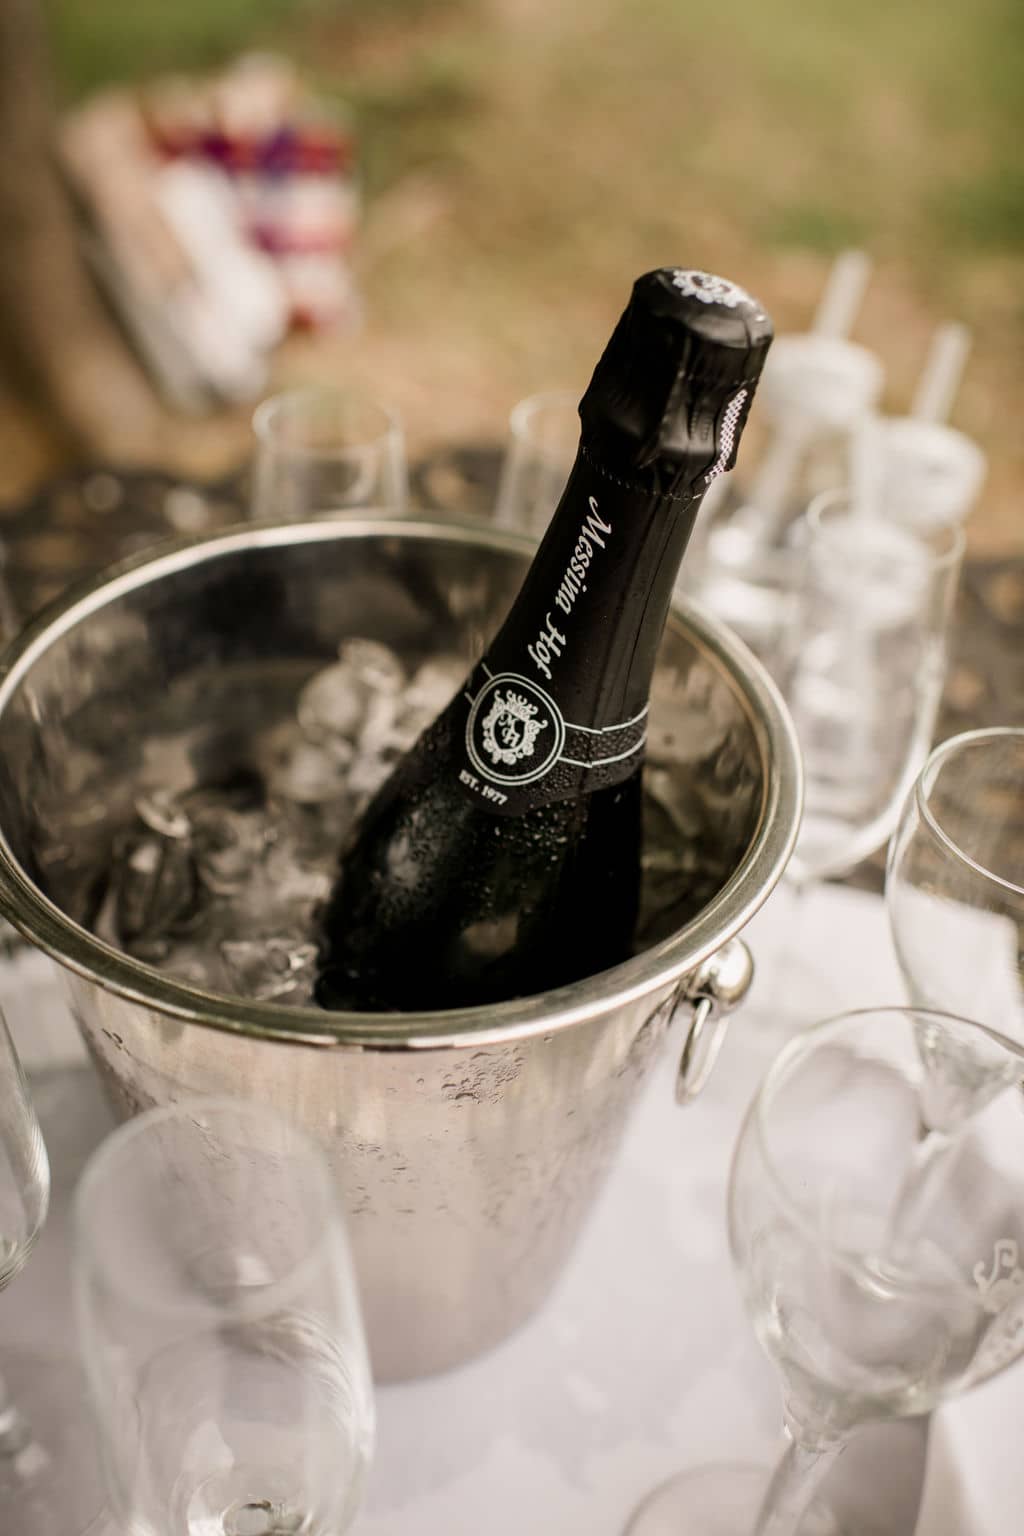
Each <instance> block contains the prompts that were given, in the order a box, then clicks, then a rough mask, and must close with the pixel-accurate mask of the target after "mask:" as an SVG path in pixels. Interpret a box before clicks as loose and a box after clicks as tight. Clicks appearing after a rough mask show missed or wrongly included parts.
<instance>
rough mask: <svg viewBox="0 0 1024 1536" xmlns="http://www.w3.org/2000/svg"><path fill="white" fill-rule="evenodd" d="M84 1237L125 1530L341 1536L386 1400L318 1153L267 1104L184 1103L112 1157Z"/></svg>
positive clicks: (101, 1412) (86, 1347) (138, 1129)
mask: <svg viewBox="0 0 1024 1536" xmlns="http://www.w3.org/2000/svg"><path fill="white" fill-rule="evenodd" d="M74 1227H75V1231H74V1238H75V1306H76V1316H77V1322H78V1327H79V1335H80V1340H81V1347H82V1352H83V1357H84V1360H85V1365H86V1373H87V1376H88V1379H89V1385H90V1389H91V1394H92V1398H93V1403H94V1408H95V1412H96V1417H97V1423H98V1427H99V1431H100V1440H101V1445H102V1449H103V1459H104V1466H105V1473H106V1480H107V1491H108V1498H109V1502H110V1506H111V1510H112V1512H113V1514H114V1516H115V1518H116V1519H118V1520H120V1522H121V1524H122V1525H123V1526H124V1527H125V1528H126V1529H127V1530H130V1531H132V1532H133V1533H139V1536H182V1533H186V1532H187V1533H189V1536H300V1533H301V1536H342V1533H343V1532H344V1531H346V1530H347V1529H348V1527H349V1524H350V1522H351V1520H352V1518H353V1516H354V1514H355V1511H356V1508H357V1506H358V1503H359V1500H360V1497H361V1492H362V1486H363V1481H364V1477H365V1473H366V1469H367V1466H368V1462H369V1457H370V1453H371V1446H372V1439H373V1400H372V1391H371V1385H370V1375H369V1366H368V1362H367V1356H366V1348H365V1342H364V1337H363V1329H362V1323H361V1319H360V1310H359V1303H358V1298H357V1294H356V1288H355V1280H354V1276H353V1271H352V1266H351V1262H350V1258H349V1253H348V1246H347V1241H346V1236H345V1228H344V1222H343V1217H342V1213H341V1206H340V1203H339V1195H338V1192H337V1190H336V1189H335V1187H334V1184H333V1181H332V1179H331V1176H330V1173H329V1170H328V1167H327V1164H326V1161H325V1160H324V1157H323V1155H322V1153H321V1152H320V1151H319V1149H318V1148H316V1147H315V1146H314V1145H313V1144H312V1143H311V1142H309V1141H308V1140H307V1138H306V1137H305V1136H304V1135H303V1134H302V1133H300V1132H299V1131H298V1130H297V1129H295V1128H294V1127H293V1126H291V1125H290V1124H289V1123H288V1122H286V1121H284V1120H282V1119H279V1118H278V1117H277V1116H276V1115H273V1114H271V1113H269V1112H268V1111H267V1110H266V1109H264V1108H262V1107H261V1106H259V1105H256V1104H245V1103H241V1102H238V1101H234V1100H230V1099H208V1098H204V1099H186V1100H182V1101H180V1102H178V1103H177V1104H175V1105H173V1106H171V1107H169V1108H164V1109H157V1110H151V1111H149V1112H147V1113H145V1114H143V1115H140V1116H139V1117H138V1118H137V1119H135V1120H133V1121H131V1122H129V1123H128V1124H127V1125H124V1126H122V1127H121V1128H120V1129H119V1130H117V1131H115V1132H114V1134H113V1135H112V1136H111V1137H109V1138H108V1139H107V1141H106V1142H104V1143H103V1144H102V1145H101V1146H100V1148H99V1150H98V1151H97V1152H96V1153H95V1154H94V1156H93V1158H92V1159H91V1161H90V1163H89V1165H88V1166H87V1168H86V1171H85V1173H84V1175H83V1178H82V1182H81V1185H80V1187H79V1191H78V1195H77V1199H76V1205H75V1223H74Z"/></svg>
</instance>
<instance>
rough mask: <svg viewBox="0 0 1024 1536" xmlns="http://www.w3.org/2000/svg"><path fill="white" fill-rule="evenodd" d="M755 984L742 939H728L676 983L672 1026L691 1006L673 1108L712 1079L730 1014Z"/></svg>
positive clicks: (748, 953) (672, 1001)
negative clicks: (680, 1011) (686, 1005)
mask: <svg viewBox="0 0 1024 1536" xmlns="http://www.w3.org/2000/svg"><path fill="white" fill-rule="evenodd" d="M753 978H754V959H753V956H752V955H751V953H750V950H749V949H748V948H747V946H746V945H745V944H744V942H743V940H742V939H728V940H727V941H726V942H725V943H724V944H723V945H722V947H721V949H717V950H716V951H715V953H714V954H713V955H710V956H709V957H708V959H707V960H705V961H704V963H703V965H700V966H698V967H697V969H696V970H695V971H692V972H691V973H690V975H689V976H684V978H683V980H682V981H681V982H680V983H679V987H678V988H677V990H676V992H675V994H674V996H673V997H672V1000H671V1004H670V1010H671V1012H670V1022H671V1018H672V1017H674V1016H675V1012H676V1009H677V1008H678V1007H679V1006H680V1004H682V1003H689V1004H691V1005H692V1006H693V1015H692V1017H691V1019H690V1027H689V1029H688V1030H687V1032H686V1039H685V1041H684V1042H683V1053H682V1055H681V1057H680V1058H679V1071H678V1073H677V1074H676V1103H677V1104H689V1103H691V1102H692V1101H693V1100H694V1099H695V1098H696V1097H697V1095H698V1094H699V1093H700V1092H701V1090H702V1089H703V1087H704V1085H705V1083H706V1082H707V1080H708V1078H709V1077H710V1076H711V1073H712V1070H713V1069H714V1065H715V1062H716V1061H717V1060H718V1053H719V1051H720V1050H721V1049H722V1045H723V1043H724V1041H725V1031H726V1026H727V1025H728V1022H729V1015H730V1013H732V1011H733V1009H734V1008H736V1007H738V1005H739V1004H740V1003H741V1002H742V1001H743V999H744V997H746V995H747V992H748V990H749V988H750V983H751V981H752V980H753Z"/></svg>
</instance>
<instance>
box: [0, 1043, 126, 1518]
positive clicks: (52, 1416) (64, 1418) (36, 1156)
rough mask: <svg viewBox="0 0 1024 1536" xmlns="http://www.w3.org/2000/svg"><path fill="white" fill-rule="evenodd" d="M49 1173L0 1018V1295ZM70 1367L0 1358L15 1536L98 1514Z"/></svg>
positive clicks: (46, 1194)
mask: <svg viewBox="0 0 1024 1536" xmlns="http://www.w3.org/2000/svg"><path fill="white" fill-rule="evenodd" d="M49 1201H50V1168H49V1161H48V1158H47V1155H46V1147H45V1144H44V1142H43V1135H42V1131H41V1130H40V1127H39V1121H38V1119H37V1118H36V1113H35V1110H34V1108H33V1106H32V1101H31V1098H30V1097H29V1091H28V1086H27V1084H26V1081H25V1076H24V1073H23V1072H22V1069H21V1063H20V1062H19V1060H18V1057H17V1053H16V1051H15V1048H14V1043H13V1041H12V1039H11V1034H10V1031H9V1029H8V1027H7V1021H6V1020H5V1018H4V1017H3V1014H2V1013H0V1292H2V1291H3V1290H4V1289H5V1288H6V1287H7V1286H8V1285H9V1284H10V1283H11V1281H13V1280H14V1279H15V1277H16V1276H17V1275H18V1274H19V1273H20V1271H21V1270H22V1269H23V1267H24V1266H25V1264H26V1262H27V1261H28V1258H29V1256H30V1255H31V1253H32V1251H33V1249H34V1248H35V1245H36V1242H37V1241H38V1239H39V1237H40V1235H41V1233H42V1231H43V1225H44V1223H45V1220H46V1214H47V1210H48V1208H49ZM81 1397H82V1394H81V1390H80V1385H79V1379H78V1372H77V1367H76V1365H75V1363H74V1362H73V1361H71V1360H68V1359H61V1358H51V1357H50V1356H48V1355H44V1354H41V1353H40V1352H39V1351H38V1349H36V1348H34V1347H32V1348H18V1349H16V1350H6V1349H5V1350H4V1352H3V1355H2V1357H0V1513H2V1515H3V1521H2V1524H3V1528H4V1530H5V1531H6V1530H7V1529H8V1528H9V1529H10V1530H11V1531H12V1532H13V1531H17V1532H18V1536H77V1533H78V1532H80V1531H82V1530H84V1529H85V1528H86V1526H88V1525H89V1524H90V1522H91V1520H92V1519H93V1517H94V1516H95V1514H96V1512H97V1510H98V1509H99V1508H100V1504H101V1493H100V1487H99V1477H98V1468H97V1466H96V1453H95V1445H94V1443H93V1439H92V1436H91V1434H90V1432H89V1424H88V1418H87V1413H86V1410H85V1407H84V1404H83V1403H82V1401H81Z"/></svg>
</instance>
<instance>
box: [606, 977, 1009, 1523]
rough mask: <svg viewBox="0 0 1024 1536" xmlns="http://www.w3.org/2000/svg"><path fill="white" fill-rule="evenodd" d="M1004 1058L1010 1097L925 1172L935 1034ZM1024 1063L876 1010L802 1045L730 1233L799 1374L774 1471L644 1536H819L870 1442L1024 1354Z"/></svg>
mask: <svg viewBox="0 0 1024 1536" xmlns="http://www.w3.org/2000/svg"><path fill="white" fill-rule="evenodd" d="M937 1037H944V1038H945V1039H946V1040H948V1041H949V1042H950V1043H951V1044H952V1046H953V1048H954V1049H958V1050H959V1049H969V1050H970V1051H972V1052H973V1053H974V1055H975V1056H976V1058H978V1059H981V1058H985V1059H987V1060H988V1061H989V1063H990V1066H991V1075H992V1078H993V1080H995V1079H997V1078H998V1079H999V1080H1000V1081H1001V1083H1002V1091H1000V1092H997V1093H993V1094H990V1095H989V1096H987V1097H986V1098H985V1099H984V1100H983V1101H982V1102H980V1103H977V1104H973V1105H971V1106H970V1107H969V1109H968V1110H967V1112H965V1113H964V1114H963V1115H962V1116H961V1117H960V1118H959V1119H958V1120H956V1121H955V1122H953V1121H950V1122H948V1124H947V1128H946V1129H947V1140H946V1147H945V1153H944V1155H943V1156H942V1157H940V1158H937V1159H933V1160H932V1161H931V1162H930V1163H929V1165H928V1167H927V1169H926V1170H925V1172H926V1175H927V1176H926V1177H922V1176H921V1175H922V1170H921V1167H920V1148H921V1137H920V1132H921V1128H922V1126H923V1125H924V1126H927V1125H928V1123H929V1114H930V1107H931V1090H932V1086H933V1082H932V1077H931V1073H930V1070H929V1065H928V1060H927V1054H926V1053H925V1052H922V1049H921V1043H922V1038H925V1039H935V1038H937ZM1022 1066H1024V1053H1022V1052H1021V1049H1020V1048H1019V1047H1018V1046H1016V1045H1014V1044H1013V1043H1012V1042H1011V1041H1009V1040H1006V1039H1004V1038H1002V1037H1000V1036H998V1035H997V1034H995V1033H994V1032H993V1031H989V1030H986V1029H985V1028H984V1027H983V1026H981V1025H978V1024H974V1023H972V1022H970V1021H968V1020H964V1019H958V1018H954V1017H953V1016H952V1015H948V1014H940V1013H929V1012H925V1011H922V1010H915V1009H906V1008H878V1009H865V1010H862V1011H859V1012H855V1013H847V1014H842V1015H839V1016H838V1017H836V1018H833V1019H828V1020H826V1021H824V1022H823V1023H819V1024H816V1025H812V1026H811V1027H810V1028H808V1029H807V1030H806V1031H804V1032H803V1033H801V1034H800V1035H798V1036H797V1037H796V1038H794V1039H793V1040H791V1041H790V1042H789V1043H788V1045H786V1046H785V1047H784V1048H783V1050H782V1051H781V1052H780V1054H779V1055H778V1057H777V1058H776V1060H775V1062H774V1063H773V1065H772V1066H771V1067H770V1068H769V1071H768V1074H767V1076H766V1078H765V1080H764V1082H763V1083H762V1085H761V1088H760V1090H759V1091H758V1093H757V1095H756V1097H755V1099H754V1102H753V1104H752V1106H751V1108H750V1110H749V1111H748V1113H747V1116H746V1119H745V1121H744V1124H743V1126H742V1129H741V1131H740V1135H739V1139H738V1142H737V1145H736V1149H735V1153H734V1156H733V1163H732V1170H731V1176H730V1185H729V1199H728V1222H729V1240H730V1247H731V1251H732V1257H733V1262H734V1265H735V1268H736V1272H737V1275H738V1278H739V1283H740V1287H741V1290H742V1293H743V1297H744V1301H745V1303H746V1306H747V1310H748V1312H749V1314H750V1316H751V1319H752V1321H753V1324H754V1327H755V1330H756V1332H757V1335H758V1338H759V1340H760V1343H761V1345H762V1347H763V1348H764V1350H765V1352H766V1353H767V1354H768V1356H769V1358H770V1359H771V1361H772V1362H773V1364H774V1365H775V1367H776V1369H777V1370H778V1372H779V1375H780V1377H781V1381H782V1389H783V1399H784V1409H785V1414H784V1419H785V1427H786V1434H787V1439H788V1446H787V1449H786V1451H785V1454H784V1456H783V1458H782V1460H781V1461H780V1463H779V1465H778V1467H777V1469H776V1471H775V1473H774V1475H771V1476H769V1475H768V1474H767V1473H763V1472H761V1471H760V1470H759V1469H757V1468H751V1467H743V1466H728V1465H723V1466H720V1467H705V1468H698V1469H697V1470H696V1471H691V1472H686V1473H683V1474H682V1475H681V1476H680V1477H677V1478H674V1479H673V1480H671V1481H670V1482H668V1483H667V1484H665V1485H664V1486H663V1487H662V1488H660V1489H658V1490H656V1491H655V1493H654V1494H653V1495H651V1497H650V1498H649V1499H648V1500H647V1502H646V1503H645V1504H643V1505H642V1506H641V1508H640V1509H639V1511H638V1512H637V1514H636V1515H635V1516H634V1519H633V1521H632V1523H631V1524H630V1526H629V1536H678V1533H679V1532H680V1531H686V1532H687V1536H743V1533H744V1532H749V1533H750V1536H796V1533H797V1532H798V1531H799V1532H800V1533H801V1536H810V1533H811V1532H812V1531H813V1532H814V1533H815V1536H818V1533H822V1536H824V1533H826V1532H833V1531H834V1530H835V1529H836V1527H835V1524H834V1522H833V1521H832V1519H831V1517H830V1515H829V1513H828V1511H827V1508H825V1506H824V1505H823V1504H822V1503H821V1502H820V1499H819V1498H818V1497H817V1496H818V1495H819V1494H820V1490H821V1485H822V1482H823V1479H824V1477H825V1474H826V1473H827V1471H828V1470H829V1468H830V1467H831V1465H832V1464H833V1462H834V1461H835V1459H836V1457H837V1456H838V1455H839V1453H840V1452H841V1450H842V1449H843V1447H844V1445H845V1444H846V1443H847V1441H848V1440H849V1438H850V1436H851V1435H852V1434H853V1433H854V1432H855V1430H856V1429H857V1428H858V1427H859V1426H861V1425H863V1424H866V1423H869V1422H884V1421H887V1420H889V1421H891V1420H894V1419H897V1418H900V1417H909V1416H916V1415H918V1414H921V1413H924V1412H927V1411H929V1410H930V1409H932V1408H933V1407H934V1406H935V1405H936V1404H937V1403H939V1402H940V1401H941V1400H942V1399H944V1398H947V1397H949V1396H951V1395H953V1394H954V1393H957V1392H960V1391H962V1390H964V1389H965V1388H966V1387H968V1386H971V1385H973V1384H975V1383H976V1382H978V1381H981V1380H984V1379H986V1378H987V1377H988V1376H991V1375H992V1374H994V1373H995V1372H996V1371H998V1370H1001V1369H1002V1368H1003V1367H1005V1366H1006V1365H1008V1364H1009V1363H1010V1362H1011V1361H1012V1360H1014V1359H1016V1358H1017V1357H1018V1356H1019V1355H1020V1354H1021V1353H1022V1352H1024V1267H1022V1260H1024V1117H1022V1116H1021V1115H1020V1113H1019V1106H1018V1103H1017V1093H1016V1089H1015V1080H1016V1078H1018V1077H1019V1075H1020V1072H1021V1069H1022Z"/></svg>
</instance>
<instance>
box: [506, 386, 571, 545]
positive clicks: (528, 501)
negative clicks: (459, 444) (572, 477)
mask: <svg viewBox="0 0 1024 1536" xmlns="http://www.w3.org/2000/svg"><path fill="white" fill-rule="evenodd" d="M579 437H580V418H579V410H578V400H577V397H576V395H574V394H573V393H572V391H571V390H568V389H549V390H544V391H542V392H541V393H540V394H536V395H527V396H526V398H525V399H523V400H520V401H519V402H518V404H516V405H515V406H514V407H513V409H512V412H511V415H510V416H509V421H508V443H507V446H506V449H505V457H504V459H503V461H502V466H501V475H500V478H499V481H498V491H497V496H496V498H495V503H494V520H495V522H496V523H497V524H498V526H499V527H502V528H518V529H519V530H520V531H521V532H523V533H532V534H535V535H536V536H537V537H538V538H539V537H540V535H541V534H542V533H543V532H544V530H545V528H546V527H547V525H548V523H549V522H550V521H551V515H552V513H553V512H554V510H555V507H556V506H557V505H558V501H559V497H560V496H561V494H562V491H563V490H564V489H565V482H566V480H567V479H568V478H569V471H570V469H572V465H573V460H574V459H575V457H576V449H577V446H578V444H579Z"/></svg>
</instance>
